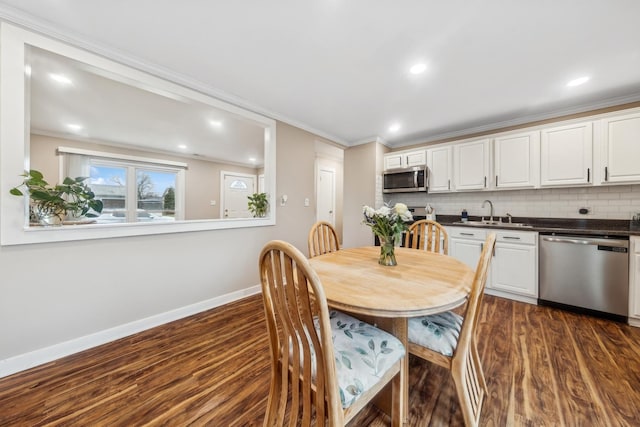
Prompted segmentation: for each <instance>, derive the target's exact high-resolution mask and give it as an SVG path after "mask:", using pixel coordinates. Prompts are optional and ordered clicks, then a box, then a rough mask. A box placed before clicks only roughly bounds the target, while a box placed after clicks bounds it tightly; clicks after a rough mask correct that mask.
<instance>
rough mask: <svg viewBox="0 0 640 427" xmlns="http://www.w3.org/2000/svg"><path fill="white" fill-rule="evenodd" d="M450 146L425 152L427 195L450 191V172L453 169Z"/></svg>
mask: <svg viewBox="0 0 640 427" xmlns="http://www.w3.org/2000/svg"><path fill="white" fill-rule="evenodd" d="M452 154H453V149H452V148H451V146H448V147H440V148H432V149H429V150H427V166H428V167H429V190H428V191H429V193H439V192H446V191H451V190H452V186H451V170H452V168H453V156H452Z"/></svg>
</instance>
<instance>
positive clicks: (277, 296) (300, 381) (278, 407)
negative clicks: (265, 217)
mask: <svg viewBox="0 0 640 427" xmlns="http://www.w3.org/2000/svg"><path fill="white" fill-rule="evenodd" d="M259 268H260V279H261V283H262V297H263V301H264V308H265V314H266V320H267V329H268V332H269V347H270V350H271V388H270V391H269V399H268V403H267V413H266V416H265V420H264V426H265V427H273V426H283V425H285V420H286V419H287V418H288V420H289V422H288V425H289V426H299V425H302V426H309V425H311V423H312V421H313V423H314V425H317V426H330V427H338V426H344V425H345V424H346V423H347V422H349V420H350V419H351V418H352V417H353V416H354V415H355V414H357V413H358V412H359V411H360V410H361V409H362V408H363V407H364V406H365V405H366V404H367V403H368V402H369V401H370V400H371V399H372V398H373V397H374V396H375V395H376V394H377V393H378V392H379V391H380V390H381V389H382V388H383V387H384V386H385V385H387V384H388V383H390V382H393V383H394V387H393V388H394V390H399V389H400V361H401V359H402V358H403V357H405V348H404V347H403V345H402V343H401V342H400V341H399V340H398V339H397V338H395V337H394V336H393V335H391V334H389V333H387V332H384V331H382V330H380V329H377V328H375V327H373V326H371V325H369V324H367V323H364V322H362V321H360V320H358V319H355V318H353V317H350V316H348V315H346V314H344V313H342V312H340V311H336V310H331V311H330V310H329V308H328V306H327V300H326V297H325V294H324V291H323V288H322V285H321V283H320V280H319V278H318V276H317V274H316V272H315V270H313V268H312V267H311V266H310V265H309V261H308V260H307V258H305V256H304V255H303V254H302V253H301V252H300V251H298V250H297V249H296V248H295V247H293V246H292V245H290V244H289V243H286V242H283V241H277V240H276V241H272V242H269V243H267V245H266V246H265V247H264V248H263V250H262V253H261V254H260V262H259ZM311 294H313V296H314V298H311ZM393 394H394V395H395V394H396V393H393ZM391 408H392V423H393V425H400V421H401V420H400V402H399V396H394V399H393V402H392V405H391Z"/></svg>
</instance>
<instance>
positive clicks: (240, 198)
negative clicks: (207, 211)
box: [220, 172, 256, 218]
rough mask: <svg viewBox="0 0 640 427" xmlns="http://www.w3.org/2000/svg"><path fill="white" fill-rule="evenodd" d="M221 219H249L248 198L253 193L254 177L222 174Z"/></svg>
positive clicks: (254, 186)
mask: <svg viewBox="0 0 640 427" xmlns="http://www.w3.org/2000/svg"><path fill="white" fill-rule="evenodd" d="M221 181H222V195H221V197H220V198H221V200H222V205H221V206H220V211H221V212H220V217H221V218H251V217H252V215H251V212H249V199H248V198H247V197H248V196H250V195H252V194H253V193H255V188H256V177H255V175H246V174H238V173H230V172H222V180H221Z"/></svg>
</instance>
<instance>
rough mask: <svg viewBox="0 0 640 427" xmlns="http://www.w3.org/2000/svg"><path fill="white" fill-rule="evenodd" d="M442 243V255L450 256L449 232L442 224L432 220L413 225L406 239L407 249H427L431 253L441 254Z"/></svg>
mask: <svg viewBox="0 0 640 427" xmlns="http://www.w3.org/2000/svg"><path fill="white" fill-rule="evenodd" d="M440 242H442V253H443V254H445V255H448V254H449V236H448V235H447V230H445V228H444V227H443V226H442V225H440V223H438V222H436V221H432V220H430V219H422V220H420V221H416V222H414V223H413V224H411V225H410V226H409V231H407V233H406V234H405V238H404V246H405V247H406V248H413V249H426V250H427V251H431V252H440Z"/></svg>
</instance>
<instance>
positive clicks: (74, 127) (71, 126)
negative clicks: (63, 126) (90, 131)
mask: <svg viewBox="0 0 640 427" xmlns="http://www.w3.org/2000/svg"><path fill="white" fill-rule="evenodd" d="M67 127H68V128H69V129H71V130H74V131H79V130H80V129H82V125H79V124H76V123H69V124H67Z"/></svg>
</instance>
